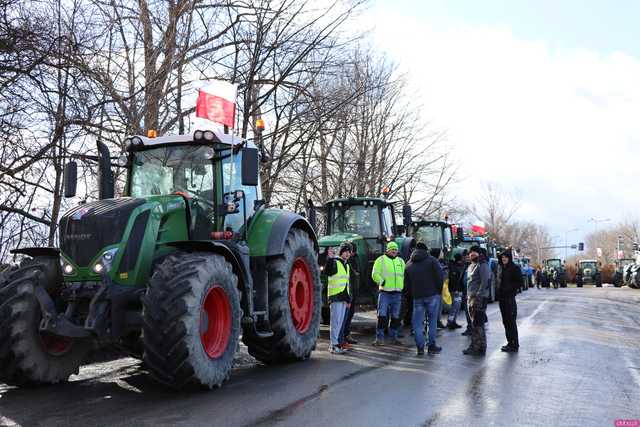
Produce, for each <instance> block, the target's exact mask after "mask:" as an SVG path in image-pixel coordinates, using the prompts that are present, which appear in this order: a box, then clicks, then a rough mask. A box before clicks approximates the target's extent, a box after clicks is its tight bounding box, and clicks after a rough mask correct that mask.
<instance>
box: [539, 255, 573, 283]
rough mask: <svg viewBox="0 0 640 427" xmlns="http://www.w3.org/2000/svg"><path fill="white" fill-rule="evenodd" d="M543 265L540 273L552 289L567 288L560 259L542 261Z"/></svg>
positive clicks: (565, 276) (564, 272) (565, 275)
mask: <svg viewBox="0 0 640 427" xmlns="http://www.w3.org/2000/svg"><path fill="white" fill-rule="evenodd" d="M543 265H544V267H543V270H542V272H543V274H544V275H545V278H546V282H547V283H549V286H550V287H551V286H553V288H554V289H558V288H566V287H567V274H566V271H565V268H564V263H563V262H562V260H561V259H558V258H552V259H547V260H544V262H543Z"/></svg>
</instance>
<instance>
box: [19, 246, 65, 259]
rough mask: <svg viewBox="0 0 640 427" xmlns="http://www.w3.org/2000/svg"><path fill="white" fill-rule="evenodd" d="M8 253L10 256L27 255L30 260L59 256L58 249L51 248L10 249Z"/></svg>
mask: <svg viewBox="0 0 640 427" xmlns="http://www.w3.org/2000/svg"><path fill="white" fill-rule="evenodd" d="M9 252H11V253H12V254H22V255H28V256H30V257H31V258H35V257H59V256H60V249H58V248H51V247H44V248H18V249H12V250H11V251H9Z"/></svg>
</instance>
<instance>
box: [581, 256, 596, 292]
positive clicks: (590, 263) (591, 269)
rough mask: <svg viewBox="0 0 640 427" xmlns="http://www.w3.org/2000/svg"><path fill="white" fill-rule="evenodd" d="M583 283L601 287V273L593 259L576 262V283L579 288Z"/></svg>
mask: <svg viewBox="0 0 640 427" xmlns="http://www.w3.org/2000/svg"><path fill="white" fill-rule="evenodd" d="M585 283H591V284H593V285H595V286H596V287H598V288H601V287H602V274H601V273H600V265H599V262H598V261H596V260H594V259H583V260H580V261H579V262H578V268H577V269H576V285H577V286H578V287H579V288H581V287H582V286H583V285H584V284H585Z"/></svg>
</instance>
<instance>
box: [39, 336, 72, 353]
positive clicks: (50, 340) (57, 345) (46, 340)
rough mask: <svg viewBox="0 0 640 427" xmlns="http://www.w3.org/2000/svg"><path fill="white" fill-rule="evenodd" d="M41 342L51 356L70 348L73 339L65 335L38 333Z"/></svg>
mask: <svg viewBox="0 0 640 427" xmlns="http://www.w3.org/2000/svg"><path fill="white" fill-rule="evenodd" d="M40 338H41V339H42V343H43V344H44V348H45V350H46V351H47V353H49V354H51V355H53V356H59V355H61V354H64V353H66V352H67V351H69V349H70V348H71V345H72V344H73V340H72V339H71V338H67V337H60V336H58V335H51V334H40Z"/></svg>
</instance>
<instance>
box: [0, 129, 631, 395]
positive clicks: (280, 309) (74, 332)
mask: <svg viewBox="0 0 640 427" xmlns="http://www.w3.org/2000/svg"><path fill="white" fill-rule="evenodd" d="M97 145H98V156H97V158H96V159H95V160H97V161H98V175H99V176H98V184H99V186H98V187H99V192H98V194H99V199H98V200H96V201H92V202H88V203H84V202H80V203H78V204H77V206H74V207H73V208H71V209H70V210H69V211H67V212H66V213H64V214H63V215H62V216H61V218H60V220H59V222H58V236H59V239H58V240H59V243H60V244H59V247H21V248H18V249H15V250H13V251H12V252H13V253H14V254H15V255H16V257H17V261H19V265H15V266H9V267H8V268H6V269H5V270H4V271H3V272H0V325H1V327H0V382H2V383H7V384H11V385H15V386H24V385H37V384H52V383H57V382H61V381H66V380H67V379H68V378H69V377H70V376H71V375H72V374H74V373H77V372H78V370H79V367H80V366H81V365H82V364H83V363H85V361H86V360H87V357H88V355H89V354H90V353H91V352H93V353H98V357H100V355H101V352H103V351H104V349H105V348H107V347H113V346H115V347H117V348H118V349H120V350H121V351H123V352H126V353H127V354H129V355H131V356H132V357H137V358H140V359H141V360H142V361H143V363H144V366H145V369H146V371H147V372H149V373H150V374H151V375H152V376H153V378H155V379H156V380H157V381H159V382H160V383H163V384H165V385H167V386H169V387H172V388H175V389H189V388H202V387H204V388H213V387H218V386H220V385H221V384H222V383H223V382H224V381H225V380H226V379H227V378H228V377H229V375H230V373H231V368H232V366H233V362H234V355H235V354H236V352H237V351H238V349H239V348H240V342H241V341H242V343H244V345H245V346H246V349H247V351H248V352H249V353H250V354H251V355H252V356H253V357H255V358H256V359H257V360H259V361H261V362H263V363H265V364H275V363H282V362H288V361H296V360H304V359H307V358H309V356H310V355H311V353H312V352H313V351H314V349H315V348H316V342H317V339H318V335H319V331H320V322H321V320H322V317H325V315H327V313H328V310H326V306H327V304H326V288H324V287H323V282H324V284H325V285H324V286H326V277H324V278H323V276H324V275H323V274H322V272H321V267H322V266H323V265H325V261H326V256H327V253H328V248H331V247H338V246H339V245H340V244H342V243H343V242H345V241H348V242H351V244H352V247H353V249H354V250H355V256H354V257H352V258H351V260H352V262H353V264H354V269H353V270H354V271H355V272H356V274H358V276H359V277H358V280H357V283H358V285H357V286H356V287H355V289H354V297H355V301H356V303H360V304H375V302H376V287H375V286H372V284H371V279H370V277H371V269H372V266H373V263H374V261H375V259H376V258H377V257H378V256H380V255H381V254H382V253H383V251H384V249H385V245H386V244H387V243H388V242H389V241H390V240H392V239H394V240H395V242H396V243H397V244H398V245H399V247H400V253H401V255H402V256H403V257H404V258H408V256H409V255H410V253H411V250H412V248H413V247H414V246H415V244H416V242H417V241H419V240H422V241H424V242H425V243H426V245H427V246H428V247H430V248H440V249H442V253H443V254H444V257H445V259H447V260H452V259H453V257H454V254H455V253H456V252H459V251H464V249H468V248H470V247H471V246H473V245H478V246H480V247H482V248H484V249H485V250H486V251H487V256H488V258H489V259H490V263H491V266H492V268H493V270H494V271H495V269H496V266H497V254H498V253H499V251H500V248H499V247H497V246H496V245H495V244H493V243H492V242H489V241H485V240H484V239H483V238H481V237H471V236H467V235H465V233H464V232H463V230H462V228H460V227H456V226H454V225H453V224H450V223H449V222H448V221H446V220H445V221H439V220H423V219H420V220H414V219H413V218H412V212H411V207H410V206H409V205H402V204H401V205H398V204H394V203H391V202H389V201H388V200H386V199H385V198H348V199H336V200H331V201H328V202H326V203H325V204H324V205H323V207H322V209H323V210H324V225H325V227H318V225H317V222H318V221H316V219H317V218H318V214H317V210H316V209H315V208H313V206H309V210H308V212H306V214H305V215H301V214H298V213H295V212H291V211H286V210H283V209H277V208H274V207H269V206H267V205H266V204H265V202H264V200H262V191H261V187H260V179H259V176H260V175H259V170H260V162H268V161H269V160H268V156H266V155H264V154H262V149H261V147H260V145H259V144H258V145H256V144H254V142H253V141H249V140H242V139H240V138H238V137H235V136H233V135H230V134H226V133H222V132H218V131H211V130H206V131H202V130H197V131H195V132H194V133H193V134H187V135H174V136H163V137H155V133H150V134H149V135H148V136H146V137H145V136H142V135H136V136H132V137H128V138H127V139H126V141H125V149H124V151H123V152H122V153H121V154H120V156H119V157H118V158H117V163H116V164H117V167H118V168H120V175H124V176H126V184H125V185H124V193H123V195H122V197H115V195H114V171H113V168H114V162H113V158H111V154H110V153H109V149H108V148H107V146H106V145H105V144H103V143H101V142H98V143H97ZM77 170H78V165H77V164H76V160H70V161H69V162H68V163H67V164H66V165H65V168H64V195H65V197H69V198H73V197H75V195H76V187H77V182H78V177H77ZM75 200H76V201H77V200H78V199H75ZM396 207H397V208H399V209H400V210H401V215H398V216H399V217H401V218H402V223H401V224H397V223H396V212H395V208H396ZM320 228H323V230H324V233H323V234H324V236H323V237H321V238H320V239H318V237H317V234H318V230H319V229H320ZM336 252H337V251H336ZM516 260H517V262H519V263H520V264H521V266H522V267H523V274H525V277H526V278H525V281H526V283H530V281H531V269H530V267H529V266H528V265H529V261H528V260H527V259H526V258H520V259H519V258H516ZM634 277H635V276H634ZM634 280H635V279H634ZM527 288H528V286H525V287H524V289H527ZM495 295H496V291H495V276H494V278H493V279H492V283H491V298H492V299H495ZM323 306H324V307H323Z"/></svg>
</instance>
